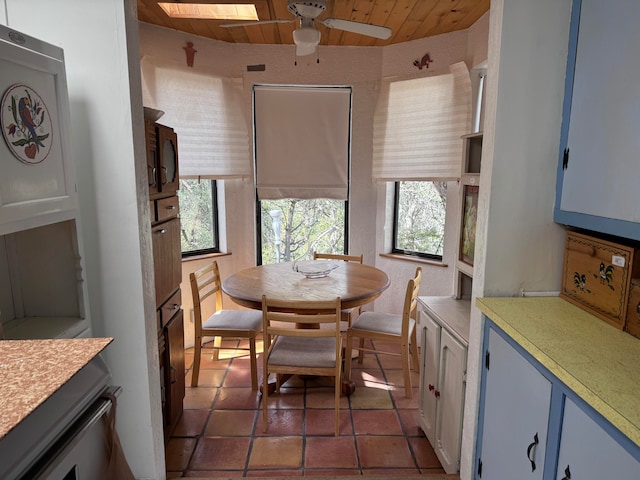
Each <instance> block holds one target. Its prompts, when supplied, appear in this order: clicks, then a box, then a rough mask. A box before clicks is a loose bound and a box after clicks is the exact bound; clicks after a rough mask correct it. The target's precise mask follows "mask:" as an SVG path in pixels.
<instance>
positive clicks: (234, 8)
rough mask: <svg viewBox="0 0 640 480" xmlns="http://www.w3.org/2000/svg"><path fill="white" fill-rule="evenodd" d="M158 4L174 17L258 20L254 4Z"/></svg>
mask: <svg viewBox="0 0 640 480" xmlns="http://www.w3.org/2000/svg"><path fill="white" fill-rule="evenodd" d="M158 5H159V6H160V8H162V10H164V11H165V13H166V14H167V15H168V16H170V17H172V18H199V19H215V20H258V12H256V6H255V5H252V4H231V3H221V4H208V3H169V2H158Z"/></svg>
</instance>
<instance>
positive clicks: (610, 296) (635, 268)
mask: <svg viewBox="0 0 640 480" xmlns="http://www.w3.org/2000/svg"><path fill="white" fill-rule="evenodd" d="M565 245H566V246H565V256H564V267H563V281H562V290H561V291H560V296H561V297H562V298H564V299H565V300H568V301H569V302H571V303H574V304H576V305H578V306H579V307H581V308H584V309H585V310H587V311H589V312H590V313H593V314H594V315H596V316H597V317H599V318H602V319H603V320H605V321H606V322H607V323H609V324H611V325H613V326H615V327H617V328H620V329H622V328H623V327H624V323H625V319H626V314H627V305H628V300H629V286H630V282H631V277H632V275H633V274H637V273H638V272H639V271H640V268H639V267H640V265H636V263H637V260H638V259H637V258H635V257H636V256H635V251H634V249H633V248H632V247H628V246H625V245H620V244H617V243H613V242H608V241H605V240H601V239H598V238H594V237H591V236H587V235H582V234H579V233H575V232H569V233H568V234H567V240H566V244H565Z"/></svg>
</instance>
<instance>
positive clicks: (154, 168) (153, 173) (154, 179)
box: [147, 166, 157, 187]
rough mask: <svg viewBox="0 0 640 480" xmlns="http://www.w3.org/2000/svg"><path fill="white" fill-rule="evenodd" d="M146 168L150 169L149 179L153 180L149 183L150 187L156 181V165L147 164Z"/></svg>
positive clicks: (155, 183)
mask: <svg viewBox="0 0 640 480" xmlns="http://www.w3.org/2000/svg"><path fill="white" fill-rule="evenodd" d="M147 168H150V169H151V179H152V180H153V181H152V182H150V183H149V186H150V187H155V186H156V185H157V182H156V167H149V166H147Z"/></svg>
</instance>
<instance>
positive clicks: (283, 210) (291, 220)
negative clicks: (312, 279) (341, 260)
mask: <svg viewBox="0 0 640 480" xmlns="http://www.w3.org/2000/svg"><path fill="white" fill-rule="evenodd" d="M253 93H254V98H253V100H254V102H253V109H254V110H253V114H254V142H255V167H256V198H257V207H256V212H257V213H256V215H257V219H256V220H257V221H256V229H257V232H258V233H257V235H256V237H257V238H256V241H257V249H256V251H257V257H258V258H257V261H258V264H269V263H277V262H293V261H300V260H310V259H312V258H313V252H314V251H321V252H326V253H344V252H345V248H346V245H348V243H347V238H346V237H347V233H346V232H347V220H346V219H347V218H348V215H347V211H348V198H349V156H350V138H351V88H350V87H334V86H329V87H322V86H287V85H254V87H253Z"/></svg>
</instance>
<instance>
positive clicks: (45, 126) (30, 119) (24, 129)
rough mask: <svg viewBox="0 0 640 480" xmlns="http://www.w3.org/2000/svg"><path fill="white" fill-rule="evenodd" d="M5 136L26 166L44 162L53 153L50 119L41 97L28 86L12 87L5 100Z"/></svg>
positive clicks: (7, 142) (3, 100) (3, 101)
mask: <svg viewBox="0 0 640 480" xmlns="http://www.w3.org/2000/svg"><path fill="white" fill-rule="evenodd" d="M1 108H2V117H1V119H2V135H3V136H4V140H5V142H6V144H7V147H8V148H9V150H11V153H13V155H14V156H15V157H16V158H17V159H18V160H20V161H21V162H23V163H27V164H35V163H40V162H42V161H44V159H45V158H47V156H48V155H49V151H50V150H51V141H52V132H51V130H52V125H51V116H50V115H49V110H48V109H47V106H46V104H45V102H44V101H43V100H42V98H40V95H38V93H37V92H36V91H35V90H34V89H32V88H31V87H29V86H27V85H22V84H16V85H12V86H10V87H9V88H8V89H7V91H6V92H5V93H4V95H3V97H2V103H1Z"/></svg>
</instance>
